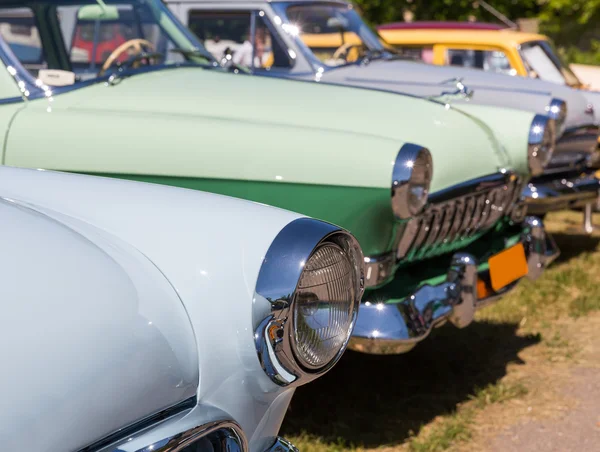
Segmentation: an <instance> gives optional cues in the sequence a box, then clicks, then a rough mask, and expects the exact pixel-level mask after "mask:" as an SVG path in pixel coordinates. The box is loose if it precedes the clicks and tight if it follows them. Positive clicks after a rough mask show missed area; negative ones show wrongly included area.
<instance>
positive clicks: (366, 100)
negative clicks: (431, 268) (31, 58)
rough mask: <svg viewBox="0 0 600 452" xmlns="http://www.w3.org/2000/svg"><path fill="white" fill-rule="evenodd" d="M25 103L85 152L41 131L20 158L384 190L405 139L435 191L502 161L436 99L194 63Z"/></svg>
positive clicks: (79, 167)
mask: <svg viewBox="0 0 600 452" xmlns="http://www.w3.org/2000/svg"><path fill="white" fill-rule="evenodd" d="M259 93H260V94H259ZM48 105H50V106H51V108H52V112H51V113H47V108H48ZM32 107H34V108H35V109H36V110H37V111H38V113H39V114H40V115H44V116H45V118H44V122H43V124H47V126H48V127H51V128H56V129H59V130H61V129H64V123H63V124H61V123H59V122H58V121H66V123H67V124H69V132H68V133H69V135H70V136H73V137H79V138H80V139H82V140H83V142H84V148H83V149H82V148H81V147H79V146H78V147H77V149H76V150H73V151H68V150H61V151H60V152H59V153H53V154H52V155H49V154H48V153H45V152H44V145H43V142H44V139H43V137H42V136H40V137H39V138H40V146H39V150H40V151H39V153H38V154H37V155H34V154H33V153H32V154H29V156H30V158H31V160H29V161H27V160H28V159H27V158H25V157H24V156H22V155H21V156H19V157H18V159H17V160H19V161H18V162H15V161H14V160H13V161H12V163H15V164H18V165H22V166H36V167H47V168H56V169H64V170H72V171H86V172H89V171H93V172H99V173H115V172H116V173H130V174H153V175H170V176H181V177H209V178H221V179H240V178H241V179H246V180H257V181H275V180H278V181H281V182H283V183H285V182H295V183H304V184H329V185H339V186H355V187H373V188H375V187H378V188H388V187H389V186H390V182H391V171H392V162H393V161H394V160H395V157H396V154H397V152H398V150H399V149H400V147H401V146H402V144H404V143H405V142H412V143H416V144H418V145H421V146H425V147H427V148H429V150H430V151H431V153H432V155H433V160H434V180H433V183H432V187H431V188H432V191H437V190H440V189H443V188H446V187H448V186H452V185H455V184H458V183H461V182H463V181H465V180H467V179H472V178H475V177H478V176H482V175H486V174H490V173H494V172H496V171H497V170H498V169H499V168H506V167H507V166H508V164H509V162H508V160H507V159H506V156H505V155H504V154H503V152H502V150H501V149H500V147H499V146H498V143H497V141H496V140H495V138H494V137H493V135H492V133H491V132H490V131H489V129H486V128H485V127H482V126H481V125H478V124H477V123H476V122H475V121H473V119H471V118H469V117H468V116H466V115H464V114H462V113H460V112H457V111H455V110H453V109H451V108H446V107H444V106H443V105H441V104H438V103H434V102H428V101H425V100H422V99H418V98H413V97H408V96H401V95H397V94H391V93H385V92H377V91H372V90H363V89H357V88H347V87H337V86H326V85H319V84H316V83H310V82H298V81H288V80H279V79H272V78H266V77H254V76H240V75H234V74H223V73H221V72H218V71H212V70H203V69H198V68H179V69H169V70H161V71H154V72H149V73H146V74H140V75H135V76H132V77H130V78H125V79H123V80H121V81H120V82H119V83H118V84H116V85H114V86H107V85H105V84H97V85H93V86H90V87H86V88H82V89H78V90H74V91H72V92H70V93H64V94H61V95H58V96H56V97H55V99H54V102H53V103H51V104H48V103H47V101H46V100H37V101H33V102H30V105H29V106H28V110H29V109H30V108H32ZM19 125H23V126H25V124H23V123H19V117H17V120H16V122H15V126H16V127H19ZM94 135H97V136H98V137H99V136H100V135H102V139H101V140H100V139H91V138H90V137H93V136H94ZM61 136H64V133H63V132H61ZM131 143H134V144H133V145H132V144H131ZM32 152H34V151H32ZM150 156H151V157H152V158H149V157H150ZM8 157H9V158H8V159H7V163H8V164H11V157H12V158H15V157H16V156H15V155H10V154H9V156H8ZM457 158H458V159H459V160H458V162H460V164H457Z"/></svg>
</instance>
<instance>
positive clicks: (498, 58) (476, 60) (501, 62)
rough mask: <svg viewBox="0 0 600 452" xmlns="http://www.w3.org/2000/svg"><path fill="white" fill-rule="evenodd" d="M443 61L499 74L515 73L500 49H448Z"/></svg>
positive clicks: (451, 64) (452, 64)
mask: <svg viewBox="0 0 600 452" xmlns="http://www.w3.org/2000/svg"><path fill="white" fill-rule="evenodd" d="M445 63H446V64H447V65H450V66H461V67H469V68H474V69H483V70H484V71H488V72H497V73H500V74H508V75H516V74H517V72H516V70H515V69H513V68H512V67H511V65H510V61H508V58H507V57H506V54H505V53H504V52H502V51H500V50H472V49H448V50H447V51H446V61H445Z"/></svg>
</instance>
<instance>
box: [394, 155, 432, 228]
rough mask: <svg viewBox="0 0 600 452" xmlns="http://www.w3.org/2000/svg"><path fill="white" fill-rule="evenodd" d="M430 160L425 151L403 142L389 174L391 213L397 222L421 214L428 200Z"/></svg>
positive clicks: (430, 174)
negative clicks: (390, 179)
mask: <svg viewBox="0 0 600 452" xmlns="http://www.w3.org/2000/svg"><path fill="white" fill-rule="evenodd" d="M432 178H433V161H432V159H431V153H430V152H429V150H428V149H427V148H424V147H421V146H417V145H416V144H411V143H407V144H405V145H404V146H402V148H401V149H400V152H398V156H397V157H396V161H395V163H394V170H393V173H392V210H393V212H394V215H395V216H396V218H398V219H399V220H406V219H408V218H411V217H414V216H415V215H418V214H419V213H421V211H422V210H423V208H424V207H425V205H426V204H427V199H428V197H429V187H430V185H431V179H432Z"/></svg>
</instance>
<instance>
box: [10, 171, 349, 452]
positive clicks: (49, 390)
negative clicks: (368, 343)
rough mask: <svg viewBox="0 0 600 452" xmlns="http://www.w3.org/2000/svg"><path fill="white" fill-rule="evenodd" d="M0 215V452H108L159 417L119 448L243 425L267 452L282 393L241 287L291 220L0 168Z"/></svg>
mask: <svg viewBox="0 0 600 452" xmlns="http://www.w3.org/2000/svg"><path fill="white" fill-rule="evenodd" d="M0 212H1V215H2V218H3V222H2V224H3V235H2V239H1V242H0V243H1V245H0V250H1V255H2V259H0V270H1V271H2V275H3V282H2V284H1V285H0V297H1V299H2V300H3V309H2V311H3V316H2V318H3V328H2V330H1V332H0V338H1V339H2V343H3V347H2V351H1V352H0V358H1V360H2V362H3V363H4V365H3V372H2V373H1V374H0V398H1V399H2V411H1V413H2V414H1V415H0V434H1V436H2V438H3V448H4V449H5V450H28V451H34V450H35V451H53V452H55V451H58V450H61V451H62V450H64V451H75V450H81V449H83V448H85V447H88V446H89V445H90V444H96V446H97V447H96V449H97V450H115V446H114V444H112V443H111V441H114V440H117V439H119V435H118V433H119V431H121V430H122V429H124V428H126V427H129V426H132V425H134V426H135V425H138V424H136V423H139V422H140V421H143V420H144V419H148V416H152V415H156V413H160V412H161V411H163V410H167V411H168V413H169V416H171V415H172V417H170V418H169V419H168V420H167V421H165V422H163V423H162V424H159V426H158V427H156V428H153V429H151V430H150V431H149V432H146V433H144V434H143V435H141V437H139V438H136V435H137V433H136V432H135V429H134V431H132V432H131V438H132V439H131V441H129V442H127V444H125V445H120V446H118V449H117V450H122V451H135V450H139V449H142V448H144V447H146V446H148V445H149V444H152V443H153V442H154V441H160V440H163V439H164V438H166V437H172V436H173V435H174V434H178V433H181V432H183V431H190V429H193V428H197V427H198V426H199V425H201V424H206V423H210V422H216V421H219V422H221V421H231V422H233V423H234V424H233V425H234V426H235V425H239V426H241V430H243V432H244V435H247V440H248V443H249V447H250V450H253V451H255V450H265V449H268V448H269V446H270V444H271V443H273V441H274V439H275V438H276V437H277V433H278V430H279V427H280V424H281V422H282V420H283V417H284V414H285V412H286V410H287V406H288V404H289V402H290V399H291V397H292V394H293V392H294V385H289V386H285V387H284V386H281V385H278V384H275V383H274V382H273V381H272V380H271V379H270V378H269V377H268V376H267V374H266V373H265V371H264V370H263V367H262V366H261V362H260V361H259V358H258V356H257V349H256V347H255V337H254V335H255V330H254V325H253V321H254V319H255V318H256V315H257V312H258V313H259V314H260V311H264V309H265V306H264V304H265V302H264V301H263V300H261V299H260V297H259V296H257V295H256V294H255V289H256V284H257V278H258V276H259V272H260V270H261V266H262V264H263V260H264V259H265V255H266V253H267V251H268V250H269V247H270V246H271V244H272V243H273V240H274V239H275V238H276V236H278V234H279V233H280V232H281V231H282V230H283V229H284V228H285V227H286V226H288V225H290V224H292V223H293V222H295V221H298V220H299V219H300V218H301V217H300V216H299V215H297V214H294V213H291V212H287V211H284V210H280V209H276V208H271V207H268V206H263V205H259V204H255V203H251V202H247V201H242V200H238V199H234V198H229V197H225V196H219V195H214V194H208V193H202V192H198V191H193V190H183V189H178V188H171V187H165V186H159V185H152V184H141V183H132V182H126V181H122V180H117V179H104V178H95V177H88V176H80V175H69V174H62V173H55V172H48V171H42V170H40V171H36V170H26V169H15V168H9V167H2V168H0ZM309 221H311V222H312V221H314V222H315V223H319V224H321V225H324V224H325V223H322V222H318V221H317V220H309ZM328 227H329V226H328ZM349 335H350V333H348V336H349ZM173 407H174V408H173ZM169 410H173V411H169ZM165 413H166V412H165ZM165 416H166V415H165ZM165 416H163V417H165ZM166 417H168V416H166ZM156 422H158V421H156ZM140 425H141V424H140ZM146 427H147V425H146ZM140 428H141V427H140ZM115 433H116V435H115ZM127 434H128V435H129V434H130V433H127ZM149 438H150V439H151V440H152V441H150V442H148V441H149ZM121 439H122V438H121ZM244 441H245V440H243V441H241V443H244ZM102 447H104V449H102ZM96 449H95V450H96ZM241 449H242V450H243V449H244V448H241ZM161 450H163V449H161ZM165 450H166V449H165ZM169 450H170V449H169Z"/></svg>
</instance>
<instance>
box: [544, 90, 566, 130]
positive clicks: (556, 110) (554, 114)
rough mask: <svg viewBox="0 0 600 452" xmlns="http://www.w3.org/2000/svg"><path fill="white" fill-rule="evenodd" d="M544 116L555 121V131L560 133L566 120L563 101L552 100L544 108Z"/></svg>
mask: <svg viewBox="0 0 600 452" xmlns="http://www.w3.org/2000/svg"><path fill="white" fill-rule="evenodd" d="M546 114H547V115H548V117H549V118H551V119H554V120H555V121H556V130H557V131H560V130H561V129H562V126H563V125H564V123H565V120H566V119H567V103H566V102H565V101H564V100H561V99H556V98H553V99H552V100H551V101H550V104H549V105H548V106H547V107H546Z"/></svg>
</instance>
